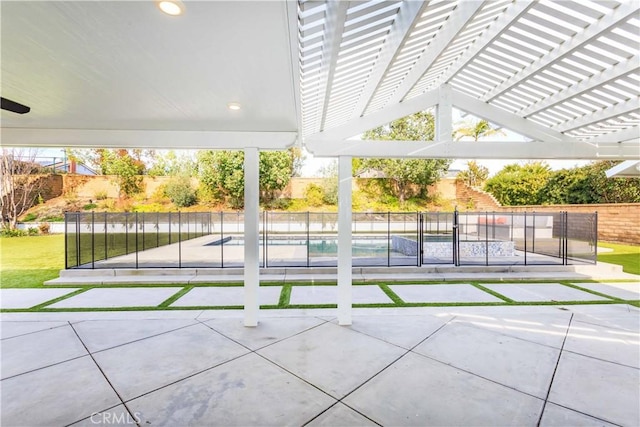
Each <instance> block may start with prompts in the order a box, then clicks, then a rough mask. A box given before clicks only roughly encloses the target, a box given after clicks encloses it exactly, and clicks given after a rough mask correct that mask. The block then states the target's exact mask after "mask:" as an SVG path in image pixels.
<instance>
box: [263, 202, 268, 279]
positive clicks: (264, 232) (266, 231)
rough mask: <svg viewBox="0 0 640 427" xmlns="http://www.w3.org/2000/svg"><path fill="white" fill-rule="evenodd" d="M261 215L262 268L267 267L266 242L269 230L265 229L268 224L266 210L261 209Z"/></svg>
mask: <svg viewBox="0 0 640 427" xmlns="http://www.w3.org/2000/svg"><path fill="white" fill-rule="evenodd" d="M262 214H263V217H262V227H263V230H262V257H263V258H264V259H263V260H262V265H264V268H267V265H268V263H267V257H268V256H269V252H268V250H269V249H268V246H269V245H268V243H269V230H268V229H267V227H268V226H269V219H268V218H267V217H268V214H269V212H268V211H263V213H262Z"/></svg>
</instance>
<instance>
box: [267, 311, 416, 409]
mask: <svg viewBox="0 0 640 427" xmlns="http://www.w3.org/2000/svg"><path fill="white" fill-rule="evenodd" d="M404 352H405V350H403V349H401V348H399V347H396V346H393V345H391V344H387V343H385V342H383V341H380V340H377V339H374V338H371V337H367V336H365V335H363V334H360V333H357V332H354V331H350V330H349V329H347V328H343V327H340V326H337V325H334V324H332V323H325V324H323V325H320V326H318V327H317V328H313V329H311V330H308V331H306V332H305V333H303V334H300V335H296V336H294V337H291V338H288V339H286V340H284V341H280V342H278V343H276V344H273V345H271V346H269V347H266V348H263V349H261V350H259V351H258V353H259V354H261V355H262V356H264V357H266V358H267V359H269V360H271V361H273V362H275V363H277V364H278V365H279V366H282V367H283V368H284V369H286V370H288V371H290V372H292V373H293V374H294V375H297V376H299V377H300V378H302V379H304V380H306V381H310V382H311V383H313V384H315V385H316V386H317V387H319V388H320V389H322V390H324V391H325V392H327V393H329V394H330V395H331V396H334V397H336V398H342V397H343V396H345V395H346V394H347V393H349V392H351V391H352V390H353V389H354V388H356V387H357V386H359V385H360V384H362V383H363V382H364V381H366V380H367V379H369V378H371V377H372V376H373V375H375V374H376V373H378V372H379V371H380V370H381V369H383V368H384V367H385V366H387V365H389V364H390V363H391V362H393V361H394V360H395V359H397V358H398V357H400V355H402V354H403V353H404Z"/></svg>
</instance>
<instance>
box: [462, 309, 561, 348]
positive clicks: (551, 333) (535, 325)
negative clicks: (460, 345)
mask: <svg viewBox="0 0 640 427" xmlns="http://www.w3.org/2000/svg"><path fill="white" fill-rule="evenodd" d="M519 308H521V309H522V311H523V312H522V313H513V314H504V313H503V314H497V315H494V316H490V315H488V316H479V315H477V314H474V315H465V314H464V313H459V314H458V315H457V316H456V319H455V320H453V322H454V323H463V324H467V325H472V326H476V327H478V328H480V329H485V330H487V331H494V332H497V333H500V334H503V335H508V336H511V337H514V338H519V339H521V340H525V341H530V342H533V343H536V344H542V345H546V346H549V347H555V348H562V343H563V342H564V339H565V337H566V335H567V330H568V329H569V320H570V319H571V312H568V311H559V310H558V311H557V312H555V313H546V314H545V315H544V316H540V315H536V314H531V313H524V311H525V310H526V309H528V308H530V307H522V306H521V307H519ZM556 310H557V309H556Z"/></svg>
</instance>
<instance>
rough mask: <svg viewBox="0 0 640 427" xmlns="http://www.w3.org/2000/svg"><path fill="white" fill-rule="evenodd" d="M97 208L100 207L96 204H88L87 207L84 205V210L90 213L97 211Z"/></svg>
mask: <svg viewBox="0 0 640 427" xmlns="http://www.w3.org/2000/svg"><path fill="white" fill-rule="evenodd" d="M97 207H98V205H96V204H95V203H87V204H86V205H84V206H83V207H82V209H84V210H85V211H90V210H92V209H95V208H97Z"/></svg>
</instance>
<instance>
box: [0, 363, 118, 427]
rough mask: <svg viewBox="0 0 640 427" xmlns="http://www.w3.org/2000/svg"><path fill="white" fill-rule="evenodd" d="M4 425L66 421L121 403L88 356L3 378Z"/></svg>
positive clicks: (59, 424)
mask: <svg viewBox="0 0 640 427" xmlns="http://www.w3.org/2000/svg"><path fill="white" fill-rule="evenodd" d="M0 399H1V402H2V415H0V421H1V424H2V425H3V426H24V425H29V426H53V425H58V426H62V425H68V424H71V423H74V422H76V421H79V420H81V419H84V418H86V417H89V416H91V414H92V413H94V412H99V411H102V410H105V409H107V408H112V407H114V406H116V405H118V404H120V403H121V402H120V399H118V396H117V395H116V393H115V392H114V391H113V389H112V388H111V387H110V386H109V383H108V382H107V381H106V380H105V378H104V376H103V375H102V374H101V373H100V370H99V369H98V367H97V366H96V364H95V363H94V362H93V360H91V358H90V357H89V356H85V357H81V358H79V359H74V360H70V361H67V362H64V363H60V364H57V365H54V366H50V367H48V368H45V369H39V370H37V371H33V372H29V373H26V374H23V375H19V376H17V377H13V378H9V379H6V380H3V381H2V395H1V398H0Z"/></svg>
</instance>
